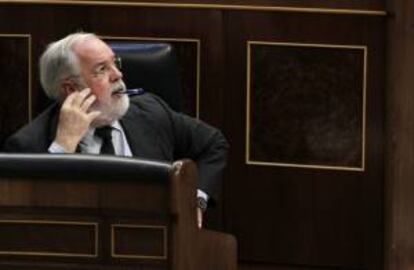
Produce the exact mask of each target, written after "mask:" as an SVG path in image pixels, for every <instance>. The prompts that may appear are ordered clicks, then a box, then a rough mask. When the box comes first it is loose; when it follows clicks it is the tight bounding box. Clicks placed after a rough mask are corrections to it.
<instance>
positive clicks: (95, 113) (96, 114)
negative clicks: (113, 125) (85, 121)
mask: <svg viewBox="0 0 414 270" xmlns="http://www.w3.org/2000/svg"><path fill="white" fill-rule="evenodd" d="M99 115H101V112H100V111H92V112H90V113H88V118H89V120H90V121H91V122H92V121H93V119H95V118H96V117H98V116H99Z"/></svg>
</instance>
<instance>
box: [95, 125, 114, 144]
mask: <svg viewBox="0 0 414 270" xmlns="http://www.w3.org/2000/svg"><path fill="white" fill-rule="evenodd" d="M95 134H96V135H97V136H98V137H100V138H101V139H102V140H104V141H106V140H112V127H111V126H104V127H100V128H97V129H96V130H95Z"/></svg>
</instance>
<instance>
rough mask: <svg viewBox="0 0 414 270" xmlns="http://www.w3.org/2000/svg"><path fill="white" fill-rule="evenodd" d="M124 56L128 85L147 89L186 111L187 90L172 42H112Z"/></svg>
mask: <svg viewBox="0 0 414 270" xmlns="http://www.w3.org/2000/svg"><path fill="white" fill-rule="evenodd" d="M108 44H109V46H110V47H111V48H112V49H113V51H114V52H115V54H117V55H118V56H120V57H121V59H122V68H121V69H122V73H123V74H124V81H125V83H126V85H127V87H128V88H143V89H144V90H145V91H148V92H151V93H154V94H156V95H158V96H160V97H161V98H162V99H164V101H166V102H167V104H168V105H170V107H171V108H172V109H174V110H175V111H182V110H183V93H182V88H181V82H180V78H179V71H178V65H177V57H176V53H175V49H174V47H173V46H172V45H171V44H168V43H142V42H135V41H117V42H114V41H109V42H108Z"/></svg>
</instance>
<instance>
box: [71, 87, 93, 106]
mask: <svg viewBox="0 0 414 270" xmlns="http://www.w3.org/2000/svg"><path fill="white" fill-rule="evenodd" d="M90 92H91V89H90V88H85V89H83V90H82V91H80V92H75V93H76V94H75V97H74V98H73V101H72V105H73V106H75V107H80V106H81V105H82V103H83V102H84V100H85V98H86V97H87V96H88V95H89V93H90Z"/></svg>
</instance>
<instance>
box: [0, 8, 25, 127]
mask: <svg viewBox="0 0 414 270" xmlns="http://www.w3.org/2000/svg"><path fill="white" fill-rule="evenodd" d="M0 2H1V0H0ZM0 38H27V40H28V46H27V50H28V52H27V55H28V59H27V69H28V70H27V74H28V78H27V82H28V83H27V98H28V100H27V104H28V108H27V117H28V121H27V122H30V121H31V120H32V117H33V112H32V110H33V108H32V35H30V34H9V33H7V34H5V33H4V34H3V33H0Z"/></svg>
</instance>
